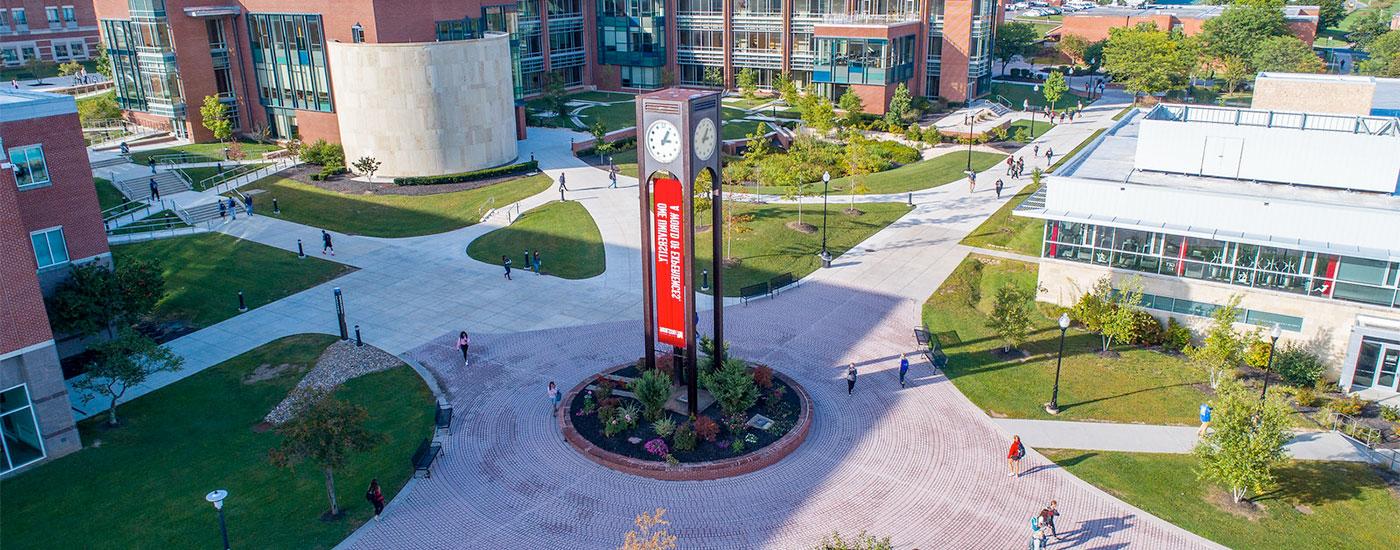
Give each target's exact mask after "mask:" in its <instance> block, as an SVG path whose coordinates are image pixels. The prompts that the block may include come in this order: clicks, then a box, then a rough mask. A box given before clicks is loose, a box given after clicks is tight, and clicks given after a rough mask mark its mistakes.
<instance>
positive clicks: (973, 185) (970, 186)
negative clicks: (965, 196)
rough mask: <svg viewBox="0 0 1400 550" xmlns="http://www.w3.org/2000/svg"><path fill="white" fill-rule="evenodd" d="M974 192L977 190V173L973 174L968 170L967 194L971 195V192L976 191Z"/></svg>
mask: <svg viewBox="0 0 1400 550" xmlns="http://www.w3.org/2000/svg"><path fill="white" fill-rule="evenodd" d="M976 190H977V172H973V171H971V170H969V171H968V172H967V192H968V193H971V192H973V191H976Z"/></svg>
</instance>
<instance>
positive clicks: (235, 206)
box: [228, 197, 238, 220]
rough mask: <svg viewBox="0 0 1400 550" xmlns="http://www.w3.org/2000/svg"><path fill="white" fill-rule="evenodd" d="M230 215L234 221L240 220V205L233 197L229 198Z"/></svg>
mask: <svg viewBox="0 0 1400 550" xmlns="http://www.w3.org/2000/svg"><path fill="white" fill-rule="evenodd" d="M228 213H229V215H230V216H233V219H235V220H236V219H238V203H237V202H235V201H234V200H233V197H229V198H228Z"/></svg>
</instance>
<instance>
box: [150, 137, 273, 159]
mask: <svg viewBox="0 0 1400 550" xmlns="http://www.w3.org/2000/svg"><path fill="white" fill-rule="evenodd" d="M240 144H241V145H242V147H243V152H244V153H245V154H247V155H248V158H249V159H255V158H260V157H262V154H263V153H270V152H272V151H276V150H278V149H280V147H278V146H277V145H275V144H272V143H257V142H252V141H243V142H240ZM224 147H225V146H224V144H222V143H219V142H214V143H189V144H185V145H176V146H174V147H164V148H161V149H151V150H148V151H136V152H133V153H131V162H134V163H137V164H145V163H146V160H147V159H149V158H151V157H156V156H160V155H173V154H176V153H185V154H188V155H192V157H193V158H189V159H186V160H184V162H220V161H223V160H225V159H224Z"/></svg>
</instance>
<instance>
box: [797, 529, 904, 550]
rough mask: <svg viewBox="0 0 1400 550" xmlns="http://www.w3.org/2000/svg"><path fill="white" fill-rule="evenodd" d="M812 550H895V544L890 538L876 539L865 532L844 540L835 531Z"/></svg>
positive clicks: (823, 538)
mask: <svg viewBox="0 0 1400 550" xmlns="http://www.w3.org/2000/svg"><path fill="white" fill-rule="evenodd" d="M812 550H894V543H893V542H891V541H890V538H889V537H885V538H876V537H875V536H874V535H869V534H866V532H865V531H861V532H860V533H859V534H857V535H856V536H854V537H851V538H843V537H842V536H841V533H838V532H834V531H833V532H832V533H831V535H829V536H825V537H822V540H821V542H820V543H818V544H817V545H816V546H815V547H813V548H812Z"/></svg>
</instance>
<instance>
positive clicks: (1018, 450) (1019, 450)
mask: <svg viewBox="0 0 1400 550" xmlns="http://www.w3.org/2000/svg"><path fill="white" fill-rule="evenodd" d="M1025 456H1026V446H1025V445H1022V444H1021V436H1019V435H1013V436H1011V449H1010V450H1008V451H1006V469H1007V470H1008V471H1007V473H1006V477H1020V476H1021V459H1022V458H1025Z"/></svg>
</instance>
